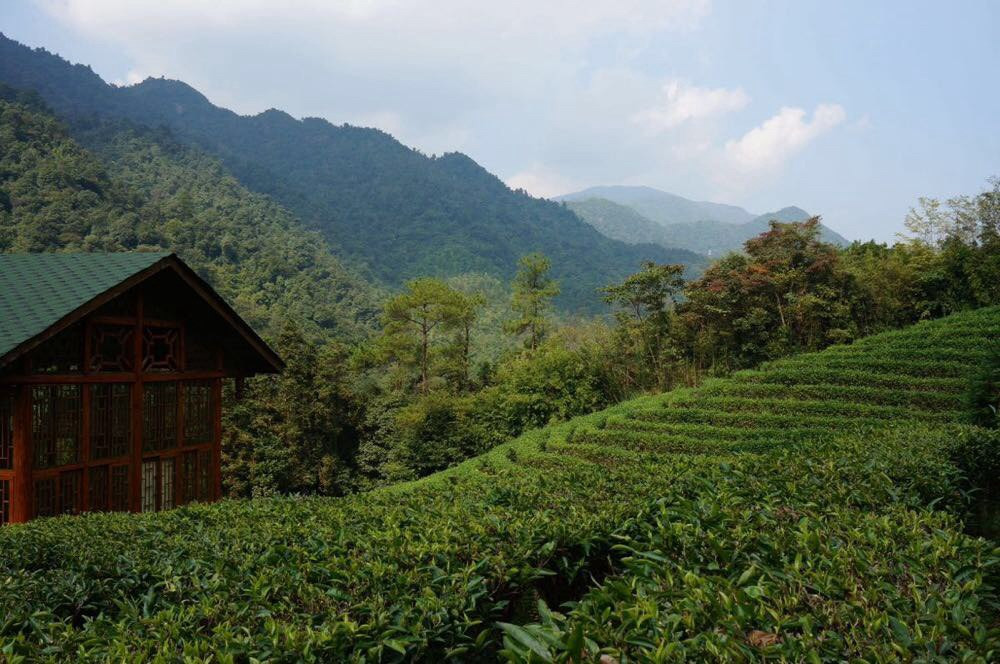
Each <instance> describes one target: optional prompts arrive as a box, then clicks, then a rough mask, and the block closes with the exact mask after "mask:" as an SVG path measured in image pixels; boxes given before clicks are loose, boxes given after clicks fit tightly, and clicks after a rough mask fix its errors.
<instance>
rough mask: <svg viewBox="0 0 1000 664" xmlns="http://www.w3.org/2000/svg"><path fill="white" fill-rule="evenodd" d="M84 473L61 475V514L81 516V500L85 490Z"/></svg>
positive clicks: (75, 472)
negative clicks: (82, 491)
mask: <svg viewBox="0 0 1000 664" xmlns="http://www.w3.org/2000/svg"><path fill="white" fill-rule="evenodd" d="M82 480H83V471H82V470H71V471H69V472H67V473H60V475H59V513H60V514H79V513H80V511H81V507H82V506H83V501H82V500H81V499H80V498H81V496H80V494H81V491H80V490H81V489H82V488H83V481H82Z"/></svg>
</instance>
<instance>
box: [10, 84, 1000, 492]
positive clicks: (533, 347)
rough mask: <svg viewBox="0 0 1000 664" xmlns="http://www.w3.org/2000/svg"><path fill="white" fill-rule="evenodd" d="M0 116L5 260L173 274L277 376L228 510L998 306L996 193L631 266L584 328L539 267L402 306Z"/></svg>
mask: <svg viewBox="0 0 1000 664" xmlns="http://www.w3.org/2000/svg"><path fill="white" fill-rule="evenodd" d="M3 97H4V100H3V101H0V119H2V131H3V137H4V139H5V140H4V141H3V146H4V147H3V154H2V161H0V165H2V167H3V169H4V173H5V177H4V181H3V183H2V188H0V196H2V199H0V200H2V201H3V206H2V208H0V222H2V223H0V229H2V233H3V234H2V235H0V250H3V251H51V250H91V251H92V250H105V251H106V250H143V249H164V250H169V251H174V252H177V253H178V254H179V255H180V256H181V257H182V258H183V259H185V260H186V261H187V262H188V263H189V264H191V265H192V266H193V267H194V268H195V269H196V270H198V271H199V272H200V273H201V274H202V275H203V276H205V277H206V279H208V280H209V281H210V283H212V284H213V285H215V287H216V288H217V289H218V290H219V292H220V293H222V294H223V295H225V296H226V297H227V298H228V299H229V300H230V301H231V302H233V303H234V305H235V306H236V308H237V310H238V311H239V312H240V313H241V315H243V316H244V317H245V318H246V319H247V320H249V321H250V322H251V323H253V324H254V325H256V326H258V328H259V329H261V330H262V331H263V332H264V333H265V336H266V337H267V338H269V339H270V340H272V341H273V343H274V344H275V347H276V349H277V350H278V352H279V353H280V354H281V355H282V356H283V357H284V358H285V360H286V361H287V363H288V369H287V371H286V372H285V373H284V374H283V375H281V376H280V377H276V378H261V379H257V380H255V381H252V382H251V384H250V386H249V389H248V393H247V394H248V398H247V399H246V400H245V401H242V402H239V403H236V404H234V407H232V408H229V409H227V411H226V413H227V418H228V420H227V422H226V424H227V430H229V431H231V432H232V436H231V437H230V438H229V440H228V441H227V446H226V450H225V452H226V455H225V478H224V479H225V485H226V487H227V490H228V493H229V495H232V496H251V495H255V496H260V495H274V494H288V493H304V494H312V493H315V494H321V495H345V494H349V493H354V492H357V491H362V490H367V489H371V488H374V487H377V486H381V485H385V484H391V483H395V482H400V481H404V480H412V479H416V478H419V477H422V476H425V475H428V474H431V473H434V472H436V471H439V470H442V469H444V468H447V467H449V466H451V465H454V464H456V463H458V462H460V461H462V460H464V459H467V458H470V457H472V456H475V455H478V454H480V453H482V452H485V451H487V450H489V449H491V448H492V447H494V446H496V445H498V444H500V443H502V442H505V441H506V440H509V439H510V438H512V437H516V436H517V435H519V434H521V433H522V432H524V431H526V430H528V429H532V428H536V427H540V426H544V425H547V424H549V423H553V422H558V421H563V420H566V419H569V418H571V417H573V416H577V415H582V414H586V413H589V412H594V411H596V410H599V409H601V408H604V407H607V406H609V405H612V404H614V403H618V402H620V401H623V400H626V399H628V398H631V397H634V396H636V395H639V394H644V393H654V392H661V391H665V390H670V389H672V388H675V387H681V386H687V387H690V386H695V385H698V384H699V383H700V382H701V381H703V380H704V379H705V378H708V377H716V376H724V375H728V374H729V373H732V372H733V371H738V370H741V369H746V368H752V367H754V366H757V365H759V364H761V363H762V362H766V361H769V360H774V359H777V358H781V357H785V356H789V355H793V354H796V353H801V352H807V351H815V350H820V349H822V348H825V347H827V346H829V345H832V344H839V343H850V342H852V341H854V340H856V339H860V338H863V337H866V336H868V335H871V334H875V333H878V332H882V331H886V330H891V329H896V328H900V327H903V326H906V325H910V324H912V323H915V322H918V321H921V320H927V319H932V318H938V317H942V316H946V315H949V314H952V313H955V312H959V311H963V310H967V309H972V308H976V307H983V306H990V305H993V304H998V303H1000V181H998V180H995V179H994V180H993V181H991V183H990V188H989V189H987V190H986V191H983V192H982V193H979V194H975V195H970V196H965V197H958V198H955V199H952V200H949V201H944V202H941V201H935V200H929V199H922V200H921V201H919V203H918V206H917V207H916V209H914V210H913V211H912V212H911V213H910V215H909V217H908V219H907V228H908V229H909V236H908V237H906V238H903V239H902V241H900V242H898V243H896V244H894V245H892V246H887V245H881V244H876V243H855V244H852V245H850V246H847V247H843V248H840V247H837V246H835V245H831V244H826V243H824V242H822V241H820V239H819V237H818V235H819V230H818V226H819V220H818V218H813V219H811V220H809V221H807V222H804V223H780V222H773V223H772V225H771V229H770V230H769V231H767V232H765V233H763V234H761V235H760V236H758V237H756V238H753V239H752V240H750V241H748V242H747V243H746V246H745V247H744V251H742V252H739V253H732V254H729V255H727V256H725V257H723V258H721V259H719V260H717V261H716V262H714V263H712V264H711V265H710V266H709V267H708V268H707V269H706V270H705V271H704V273H703V274H702V275H701V276H699V277H698V278H696V279H688V280H686V279H685V267H684V266H683V265H680V264H657V263H653V262H645V263H643V264H641V265H636V271H635V273H634V274H632V275H631V276H629V277H627V278H625V279H623V280H622V281H620V282H616V283H609V284H607V285H606V287H605V288H603V289H602V290H601V291H598V292H595V293H594V294H593V298H594V300H595V302H603V306H604V307H605V311H606V314H605V315H604V316H599V317H592V318H581V319H578V320H573V319H570V318H569V317H567V316H566V315H565V314H563V313H561V312H560V311H558V310H557V309H556V308H555V306H554V300H555V298H556V297H557V296H558V294H559V292H560V290H561V287H562V284H561V283H560V282H559V281H558V280H557V279H555V278H554V277H553V269H552V262H551V260H550V259H549V258H548V257H546V256H544V255H541V254H537V253H536V254H528V255H525V256H523V257H522V258H521V260H520V262H519V267H518V271H517V273H516V275H515V277H514V279H513V280H512V281H511V282H510V283H509V284H503V283H502V282H499V281H498V280H496V279H495V278H492V277H490V276H489V275H475V274H470V275H467V276H465V277H453V278H451V279H440V278H433V277H421V278H416V279H413V280H410V281H408V282H406V284H405V285H404V287H403V288H402V289H401V290H400V291H398V292H397V293H395V294H393V293H391V292H388V291H386V290H384V289H380V288H378V287H372V286H369V285H368V284H367V283H366V282H365V281H364V279H363V278H361V277H360V276H358V272H357V271H356V270H354V269H352V268H351V266H349V265H345V264H343V263H340V262H338V261H337V259H335V258H333V257H332V255H330V254H329V253H327V252H325V251H324V245H323V240H322V239H320V238H319V237H317V236H315V235H314V234H311V233H310V232H308V231H305V230H302V229H301V226H300V225H299V224H297V222H296V220H295V218H294V217H293V216H292V215H291V214H290V213H288V212H286V211H285V210H284V209H283V208H281V207H280V206H279V205H277V204H276V203H274V202H272V201H271V200H270V199H268V198H267V197H265V196H262V195H260V194H255V193H253V192H250V191H248V190H247V189H245V188H243V187H242V186H240V185H239V184H238V183H237V182H236V181H235V180H234V179H233V178H232V177H230V176H228V175H227V174H226V171H225V168H224V167H223V166H222V165H221V164H220V163H219V162H218V161H216V160H214V159H212V158H211V157H209V156H207V155H205V154H204V153H202V152H200V151H198V150H197V149H194V148H190V147H185V146H183V145H181V144H179V143H177V142H175V141H173V140H172V139H171V135H170V133H169V132H168V131H166V130H158V131H157V130H148V129H144V128H142V127H138V126H135V125H132V124H130V123H126V122H124V121H102V122H96V121H95V122H94V123H93V125H92V126H90V127H88V128H87V129H86V130H85V131H83V132H79V133H81V135H82V137H83V138H82V139H81V141H79V142H78V141H77V140H75V139H74V138H72V137H71V136H70V135H69V133H68V130H67V128H66V127H65V126H63V125H62V124H60V122H59V121H58V120H57V119H56V118H54V117H53V116H52V115H51V113H50V112H49V111H48V110H47V108H46V107H45V105H44V103H43V102H42V101H41V100H40V99H39V98H38V97H37V95H33V94H31V93H23V92H18V91H15V90H13V89H10V88H5V89H4V90H3ZM85 146H86V147H85Z"/></svg>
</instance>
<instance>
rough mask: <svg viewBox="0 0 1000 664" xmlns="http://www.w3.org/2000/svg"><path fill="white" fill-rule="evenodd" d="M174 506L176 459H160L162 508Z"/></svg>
mask: <svg viewBox="0 0 1000 664" xmlns="http://www.w3.org/2000/svg"><path fill="white" fill-rule="evenodd" d="M173 506H174V460H173V459H161V460H160V509H161V510H169V509H171V508H172V507H173Z"/></svg>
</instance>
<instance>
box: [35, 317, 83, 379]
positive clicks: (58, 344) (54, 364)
mask: <svg viewBox="0 0 1000 664" xmlns="http://www.w3.org/2000/svg"><path fill="white" fill-rule="evenodd" d="M31 364H32V370H33V371H34V372H35V373H40V374H72V373H79V372H80V370H81V369H82V367H83V332H82V330H81V329H80V327H79V326H73V327H71V328H70V329H68V330H66V331H65V332H62V333H60V334H58V335H56V336H55V337H53V338H52V339H49V340H48V341H46V342H45V343H44V344H42V345H41V346H40V347H39V348H38V350H37V351H35V353H34V354H33V355H32V357H31Z"/></svg>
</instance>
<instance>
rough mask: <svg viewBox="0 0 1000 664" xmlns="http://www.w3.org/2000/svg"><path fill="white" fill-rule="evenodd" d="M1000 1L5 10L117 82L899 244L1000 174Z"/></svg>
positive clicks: (529, 181)
mask: <svg viewBox="0 0 1000 664" xmlns="http://www.w3.org/2000/svg"><path fill="white" fill-rule="evenodd" d="M998 28H1000V2H990V1H981V2H972V1H968V2H938V3H930V2H870V1H869V2H811V1H809V2H806V1H801V2H790V1H789V2H765V1H756V2H755V1H749V0H746V1H741V2H735V1H733V2H708V1H705V0H617V1H615V2H591V1H590V0H576V1H575V2H569V1H566V0H551V1H550V2H540V1H538V0H508V1H507V2H504V3H476V2H468V1H466V0H435V1H434V2H423V3H419V2H405V1H403V0H343V1H342V2H321V1H320V0H298V1H293V2H287V3H274V2H270V1H265V0H242V1H237V0H214V1H212V2H208V3H205V2H200V1H199V0H174V1H166V0H161V1H160V2H157V3H146V2H132V1H130V0H43V1H39V2H31V1H18V0H14V1H12V2H11V1H8V2H4V3H3V4H2V6H0V30H2V31H3V32H4V33H5V34H7V35H8V36H10V37H12V38H14V39H17V40H19V41H22V42H25V43H27V44H29V45H31V46H44V47H46V48H48V49H49V50H51V51H54V52H57V53H59V54H60V55H62V56H64V57H66V58H68V59H70V60H71V61H74V62H83V63H86V64H90V65H92V66H93V68H94V70H95V71H97V73H99V74H100V75H101V76H102V77H104V78H105V79H106V80H108V81H111V82H115V83H118V84H129V83H134V82H137V81H139V80H142V78H144V77H146V76H167V77H170V78H178V79H181V80H184V81H186V82H188V83H190V84H192V85H193V86H194V87H196V88H198V89H199V90H201V91H202V92H203V93H205V94H206V95H207V96H208V97H209V99H211V100H212V101H213V102H215V103H217V104H220V105H223V106H226V107H229V108H232V109H234V110H236V111H238V112H240V113H258V112H261V111H263V110H266V109H268V108H272V107H275V108H281V109H283V110H286V111H288V112H289V113H291V114H292V115H295V116H297V117H302V116H319V117H324V118H326V119H328V120H330V121H331V122H334V123H337V124H339V123H342V122H350V123H352V124H361V125H366V126H377V127H380V128H382V129H385V130H386V131H389V132H390V133H392V134H393V135H395V136H396V137H397V138H399V139H400V140H402V141H403V142H405V143H407V144H409V145H413V146H415V147H417V148H419V149H421V150H423V151H425V152H427V153H441V152H446V151H452V150H459V151H462V152H466V153H467V154H469V155H470V156H472V157H473V158H474V159H476V160H477V161H479V162H480V163H481V164H483V166H485V167H486V168H488V169H489V170H491V171H492V172H494V173H496V174H497V175H499V176H500V177H501V178H503V179H504V180H505V181H507V182H508V183H509V184H511V185H512V186H521V187H524V188H526V189H528V190H529V191H531V192H532V193H535V194H537V195H554V194H559V193H565V192H568V191H571V190H575V189H580V188H583V187H585V186H590V185H596V184H646V185H650V186H654V187H658V188H661V189H665V190H667V191H671V192H673V193H677V194H680V195H683V196H687V197H690V198H698V199H707V200H714V201H718V202H726V203H734V204H737V205H742V206H744V207H746V208H748V209H749V210H751V211H753V212H765V211H769V210H774V209H777V208H780V207H783V206H786V205H798V206H800V207H803V208H805V209H807V210H809V211H811V212H813V213H818V214H821V215H823V217H824V220H825V221H826V222H827V223H828V224H829V225H830V226H832V227H833V228H834V229H836V230H838V231H840V232H841V233H843V234H844V235H846V236H847V237H849V238H861V239H867V238H872V237H874V238H876V239H879V240H891V239H892V237H893V236H894V234H895V233H896V232H898V231H900V230H901V229H902V221H903V218H904V216H905V214H906V211H907V209H908V208H909V207H910V206H911V205H913V204H914V203H915V201H916V198H917V197H918V196H921V195H928V196H938V197H948V196H952V195H956V194H962V193H974V192H976V191H979V190H980V189H981V188H982V187H983V185H984V184H985V180H986V178H987V177H989V176H991V175H998V174H1000V85H998V84H1000V73H998V70H997V63H998V62H1000V39H997V38H996V35H997V34H998Z"/></svg>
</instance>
